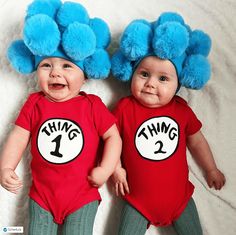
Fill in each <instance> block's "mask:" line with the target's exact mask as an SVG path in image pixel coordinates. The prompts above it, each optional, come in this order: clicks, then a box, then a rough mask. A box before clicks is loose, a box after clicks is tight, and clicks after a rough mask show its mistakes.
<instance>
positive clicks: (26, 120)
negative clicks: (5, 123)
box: [15, 95, 33, 131]
mask: <svg viewBox="0 0 236 235" xmlns="http://www.w3.org/2000/svg"><path fill="white" fill-rule="evenodd" d="M32 99H33V95H30V96H29V97H28V99H27V100H26V102H25V103H24V105H23V106H22V108H21V110H20V113H19V115H18V117H17V119H16V121H15V124H16V125H17V126H20V127H22V128H24V129H26V130H28V131H31V114H32V109H33V102H32Z"/></svg>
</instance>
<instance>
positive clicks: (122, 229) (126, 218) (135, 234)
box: [118, 203, 148, 235]
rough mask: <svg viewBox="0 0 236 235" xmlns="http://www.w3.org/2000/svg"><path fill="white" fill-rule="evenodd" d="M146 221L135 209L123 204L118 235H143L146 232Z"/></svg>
mask: <svg viewBox="0 0 236 235" xmlns="http://www.w3.org/2000/svg"><path fill="white" fill-rule="evenodd" d="M147 225H148V220H147V219H146V218H145V217H143V215H142V214H140V213H139V212H138V211H137V210H136V209H134V208H133V207H132V206H131V205H129V204H128V203H125V205H124V208H123V210H122V214H121V221H120V226H119V233H118V234H119V235H130V234H132V235H144V234H145V232H146V230H147Z"/></svg>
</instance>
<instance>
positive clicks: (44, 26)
mask: <svg viewBox="0 0 236 235" xmlns="http://www.w3.org/2000/svg"><path fill="white" fill-rule="evenodd" d="M110 40H111V35H110V30H109V27H108V25H107V24H106V23H105V21H103V20H102V19H99V18H94V19H90V18H89V15H88V12H87V10H86V9H85V8H84V7H83V6H82V5H81V4H79V3H75V2H65V3H63V4H62V2H61V1H60V0H34V1H33V2H32V3H31V4H30V5H29V6H28V9H27V15H26V17H25V24H24V28H23V40H20V42H19V41H15V42H13V43H12V44H11V45H10V47H9V50H8V59H9V61H10V63H11V65H12V66H13V68H15V69H16V70H17V71H18V72H20V73H31V72H33V71H35V70H36V69H37V66H38V64H39V63H40V61H42V60H43V59H45V58H48V57H60V58H64V59H66V60H70V61H71V62H73V63H75V64H76V65H77V66H79V67H80V68H81V69H82V70H83V71H84V72H85V73H88V74H86V75H87V77H89V78H94V79H103V78H105V77H107V76H108V74H109V71H110V67H111V64H110V58H109V56H108V54H107V52H106V51H105V49H106V48H107V47H108V46H109V43H110ZM102 63H104V64H102ZM84 65H85V66H84Z"/></svg>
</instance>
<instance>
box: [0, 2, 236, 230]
mask: <svg viewBox="0 0 236 235" xmlns="http://www.w3.org/2000/svg"><path fill="white" fill-rule="evenodd" d="M30 2H31V1H30V0H18V1H15V0H0V29H1V33H0V148H2V145H3V144H4V141H5V139H6V136H7V134H8V132H9V131H10V129H11V127H12V123H13V122H14V119H15V117H16V115H17V113H18V111H19V109H20V106H21V105H22V104H23V102H24V100H25V99H26V97H27V95H28V94H29V93H30V92H32V91H35V90H37V86H36V78H35V77H34V75H33V74H32V75H29V76H22V75H19V74H17V73H16V72H14V71H13V69H12V68H11V67H10V66H9V63H8V61H7V60H6V56H5V54H6V48H7V47H8V45H9V43H10V42H11V41H12V40H14V39H19V38H21V30H22V24H23V19H24V16H25V9H26V6H27V5H28V4H29V3H30ZM79 2H80V3H82V4H83V5H84V6H85V7H86V8H87V10H88V12H89V14H90V17H101V18H103V19H104V20H105V21H107V22H108V24H109V26H110V29H111V33H112V39H113V42H112V45H111V46H110V48H109V51H110V54H112V53H113V52H114V48H115V47H116V46H117V41H118V40H119V35H120V33H121V31H122V30H123V29H124V27H125V26H126V25H127V24H128V23H129V22H130V21H131V20H133V19H138V18H145V19H147V20H149V21H154V20H155V19H156V18H157V17H158V15H159V14H160V13H161V12H163V11H176V12H179V13H180V14H181V15H183V16H184V18H185V21H186V22H187V24H189V25H190V26H191V27H192V28H193V29H196V28H198V29H202V30H204V31H206V32H207V33H208V34H209V35H210V36H211V38H212V50H211V53H210V56H209V59H210V62H211V64H212V77H211V80H210V82H209V83H208V85H207V86H206V87H205V88H204V89H203V90H202V91H188V90H185V89H183V88H182V89H181V91H180V93H179V95H181V96H182V97H183V98H185V99H186V100H187V101H188V102H189V104H190V106H191V107H192V108H193V110H194V111H195V112H196V114H197V115H198V117H199V119H200V120H201V121H202V122H203V129H202V131H203V133H204V134H205V136H206V138H207V139H208V141H209V144H210V145H211V147H212V151H213V153H214V156H215V160H216V162H217V164H218V166H219V168H220V169H221V170H222V171H223V172H224V173H225V176H226V179H227V183H226V186H225V187H224V188H223V189H222V190H221V191H215V190H213V189H209V188H208V187H207V185H206V182H205V181H204V177H203V175H202V173H201V171H200V170H199V169H198V167H197V166H196V164H195V163H194V162H193V161H192V159H191V156H189V165H190V177H191V181H192V182H193V183H194V185H195V187H196V189H195V193H194V199H195V202H196V204H197V208H198V210H199V215H200V219H201V223H202V226H203V230H204V235H222V234H225V235H235V234H236V196H235V195H236V171H235V170H236V125H235V115H236V105H235V104H236V95H235V94H236V92H235V90H236V43H235V40H236V25H235V13H236V2H235V1H234V0H225V1H221V0H204V1H203V0H188V1H187V0H182V1H175V0H148V1H147V0H119V1H116V0H113V1H111V0H96V1H92V0H86V1H85V0H83V1H79ZM83 89H84V90H85V91H86V92H88V93H94V94H97V95H99V96H100V97H101V98H102V100H103V101H104V103H105V104H107V105H108V107H109V108H112V107H113V105H114V104H115V102H116V101H117V100H118V99H119V98H120V97H122V96H124V95H127V94H128V86H127V85H123V84H121V83H119V82H117V81H115V80H114V79H113V78H109V79H108V80H105V81H89V82H88V83H87V84H86V85H85V86H84V88H83ZM29 161H30V155H29V153H28V152H27V153H26V154H25V155H24V157H23V159H22V161H21V163H20V164H19V166H18V168H17V173H18V174H19V176H20V177H21V178H22V179H23V181H24V187H23V190H22V191H21V192H20V194H19V195H18V196H15V195H13V194H11V193H9V192H7V191H5V190H4V189H3V188H2V187H0V229H1V228H2V227H3V226H24V229H25V233H24V234H27V222H28V217H27V216H28V212H27V209H28V196H27V193H28V189H29V186H30V171H29ZM100 192H101V195H102V197H103V201H102V202H101V204H100V207H99V210H98V213H97V216H96V221H95V226H94V235H113V234H116V230H117V224H118V221H119V215H120V210H121V206H122V201H121V200H119V199H117V198H116V197H115V196H112V193H111V190H110V191H109V190H108V188H107V186H103V187H102V188H101V189H100ZM0 234H3V232H2V230H0ZM174 234H175V232H174V231H173V230H172V228H170V227H168V228H155V227H153V226H151V227H150V228H149V230H147V232H146V235H174Z"/></svg>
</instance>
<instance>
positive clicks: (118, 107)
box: [112, 98, 125, 135]
mask: <svg viewBox="0 0 236 235" xmlns="http://www.w3.org/2000/svg"><path fill="white" fill-rule="evenodd" d="M124 103H125V99H124V98H122V99H121V100H119V101H118V102H117V104H116V106H115V108H114V109H113V111H112V113H113V114H114V115H115V117H116V119H117V121H116V125H117V127H118V130H119V132H120V134H121V135H122V133H121V132H122V119H123V118H122V115H123V114H122V113H123V112H122V110H123V106H124Z"/></svg>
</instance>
